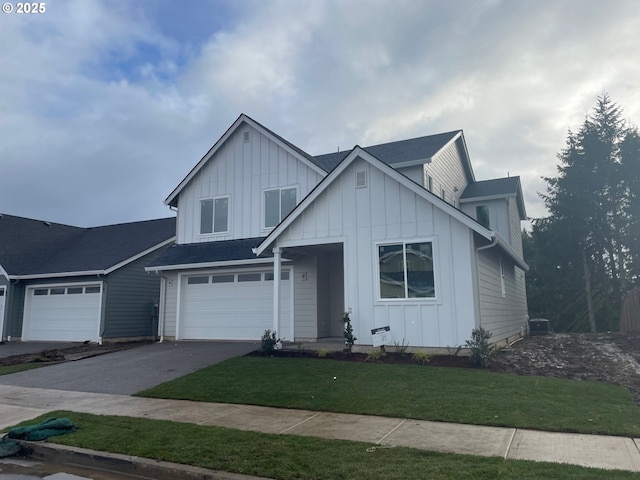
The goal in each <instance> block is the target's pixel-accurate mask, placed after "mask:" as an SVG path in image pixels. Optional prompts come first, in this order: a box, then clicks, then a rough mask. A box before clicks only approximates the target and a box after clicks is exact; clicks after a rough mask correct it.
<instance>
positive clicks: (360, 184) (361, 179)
mask: <svg viewBox="0 0 640 480" xmlns="http://www.w3.org/2000/svg"><path fill="white" fill-rule="evenodd" d="M366 186H367V171H366V170H363V171H362V172H356V188H365V187H366Z"/></svg>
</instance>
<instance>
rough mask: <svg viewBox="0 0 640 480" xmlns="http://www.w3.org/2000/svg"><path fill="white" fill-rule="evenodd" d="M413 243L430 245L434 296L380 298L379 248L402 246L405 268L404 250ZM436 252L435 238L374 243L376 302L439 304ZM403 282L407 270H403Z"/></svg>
mask: <svg viewBox="0 0 640 480" xmlns="http://www.w3.org/2000/svg"><path fill="white" fill-rule="evenodd" d="M414 243H431V254H432V256H433V289H434V296H433V297H405V298H383V297H382V292H381V291H380V249H379V247H384V246H385V245H402V258H403V261H404V262H405V263H404V265H405V267H406V265H407V264H406V261H407V249H406V245H407V244H414ZM437 251H438V242H437V239H436V238H435V237H420V238H415V239H414V238H409V239H398V240H387V241H382V242H375V243H374V251H373V254H374V264H375V272H376V275H375V278H374V282H375V285H376V286H375V287H374V288H375V292H376V296H377V298H376V302H381V303H384V304H386V303H421V304H436V303H440V297H439V294H440V288H439V283H440V282H439V281H438V272H439V271H440V269H439V262H438V255H437ZM404 271H405V282H406V275H407V269H406V268H405V270H404ZM406 289H407V287H406V283H405V294H406Z"/></svg>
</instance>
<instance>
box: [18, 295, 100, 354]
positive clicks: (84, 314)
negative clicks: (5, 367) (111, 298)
mask: <svg viewBox="0 0 640 480" xmlns="http://www.w3.org/2000/svg"><path fill="white" fill-rule="evenodd" d="M88 288H89V289H88V290H87V288H86V287H85V286H78V285H62V286H55V287H50V288H45V287H37V288H30V289H28V290H27V305H26V308H25V319H24V325H23V333H22V337H23V339H25V340H53V341H77V342H81V341H85V340H92V341H97V340H98V339H99V338H98V330H99V325H100V306H101V300H102V296H101V294H100V293H90V292H94V291H95V290H96V288H97V289H98V290H99V286H98V285H90V286H88ZM52 293H54V294H52Z"/></svg>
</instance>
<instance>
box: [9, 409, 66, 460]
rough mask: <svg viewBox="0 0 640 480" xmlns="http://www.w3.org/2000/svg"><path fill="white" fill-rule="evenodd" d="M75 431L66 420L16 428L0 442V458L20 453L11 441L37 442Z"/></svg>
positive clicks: (60, 419)
mask: <svg viewBox="0 0 640 480" xmlns="http://www.w3.org/2000/svg"><path fill="white" fill-rule="evenodd" d="M75 431H76V426H75V425H74V424H73V423H72V422H71V420H69V419H68V418H47V419H46V420H44V421H43V422H40V423H37V424H36V425H27V426H25V427H16V428H12V429H11V430H9V433H8V434H7V435H5V436H4V437H3V438H2V440H0V458H2V457H10V456H12V455H17V454H18V453H20V450H21V449H22V447H21V446H20V444H19V443H17V442H14V441H13V440H29V441H39V440H44V439H45V438H49V437H55V436H57V435H64V434H66V433H72V432H75Z"/></svg>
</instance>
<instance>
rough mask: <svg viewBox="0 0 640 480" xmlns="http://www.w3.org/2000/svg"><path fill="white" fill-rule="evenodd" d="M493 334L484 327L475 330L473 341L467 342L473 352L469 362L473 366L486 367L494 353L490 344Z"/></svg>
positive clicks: (472, 334) (472, 332) (472, 333)
mask: <svg viewBox="0 0 640 480" xmlns="http://www.w3.org/2000/svg"><path fill="white" fill-rule="evenodd" d="M491 335H492V334H491V332H489V331H488V330H485V329H484V328H482V327H478V328H474V329H473V330H472V331H471V339H470V340H467V341H466V346H467V348H469V349H470V350H471V355H470V356H469V361H470V362H471V363H472V364H473V365H477V366H479V367H486V366H487V363H488V362H489V357H490V356H491V354H492V353H493V348H492V347H491V344H490V343H489V339H490V338H491Z"/></svg>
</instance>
